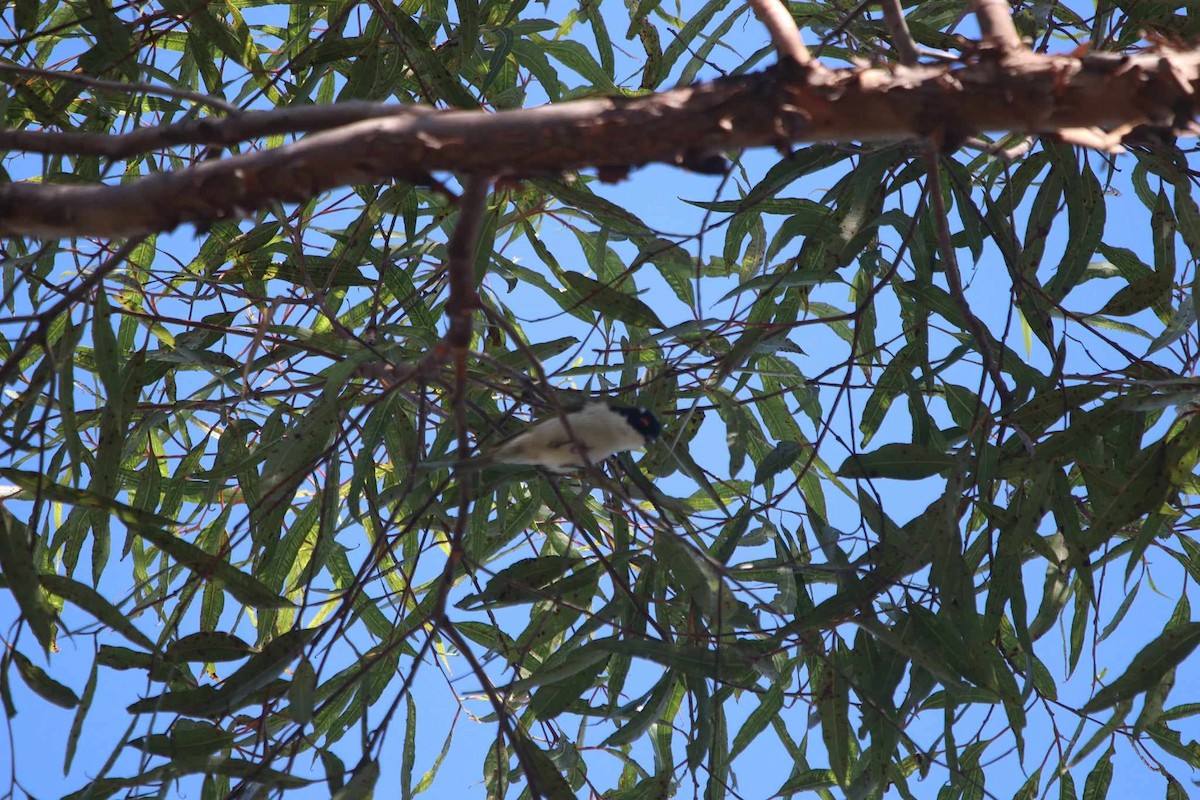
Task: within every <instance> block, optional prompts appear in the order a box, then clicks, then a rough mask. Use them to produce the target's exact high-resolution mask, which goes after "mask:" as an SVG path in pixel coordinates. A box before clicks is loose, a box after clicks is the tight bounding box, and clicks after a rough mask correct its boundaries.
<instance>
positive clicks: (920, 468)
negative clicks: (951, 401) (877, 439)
mask: <svg viewBox="0 0 1200 800" xmlns="http://www.w3.org/2000/svg"><path fill="white" fill-rule="evenodd" d="M952 466H954V456H952V455H950V454H949V453H944V452H942V451H940V450H935V449H933V448H930V447H925V446H923V445H918V444H885V445H883V446H882V447H879V448H877V449H875V450H873V451H872V452H870V453H861V454H858V455H853V456H850V457H849V458H847V459H846V460H845V461H844V462H842V466H840V467H838V470H837V476H838V477H839V478H852V479H859V480H861V479H866V478H895V479H897V480H906V481H912V480H921V479H922V478H929V477H932V476H934V475H937V474H940V473H942V472H944V471H945V470H947V469H949V468H950V467H952Z"/></svg>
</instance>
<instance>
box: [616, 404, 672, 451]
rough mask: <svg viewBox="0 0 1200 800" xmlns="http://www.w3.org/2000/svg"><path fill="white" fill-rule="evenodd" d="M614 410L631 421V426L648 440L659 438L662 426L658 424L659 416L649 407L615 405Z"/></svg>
mask: <svg viewBox="0 0 1200 800" xmlns="http://www.w3.org/2000/svg"><path fill="white" fill-rule="evenodd" d="M612 410H613V411H615V412H617V413H618V414H620V415H621V416H623V417H624V418H625V419H626V420H627V421H628V422H629V427H631V428H633V429H634V430H635V431H637V432H638V433H640V434H641V435H642V436H644V437H645V438H646V441H647V442H652V441H654V440H655V439H657V438H658V434H659V431H661V430H662V427H661V426H660V425H659V424H658V417H656V416H654V414H652V413H650V411H648V410H647V409H644V408H634V407H633V406H613V407H612Z"/></svg>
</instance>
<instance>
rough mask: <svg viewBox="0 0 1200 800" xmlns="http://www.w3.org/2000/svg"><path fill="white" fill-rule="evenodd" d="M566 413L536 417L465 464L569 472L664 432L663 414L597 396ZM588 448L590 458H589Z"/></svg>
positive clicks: (460, 464)
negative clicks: (510, 436) (500, 442)
mask: <svg viewBox="0 0 1200 800" xmlns="http://www.w3.org/2000/svg"><path fill="white" fill-rule="evenodd" d="M567 425H568V426H570V433H569V434H568V433H567V427H564V425H563V420H562V418H561V417H557V416H555V417H550V418H549V419H545V420H542V421H541V422H535V423H533V424H532V425H530V426H529V428H528V429H527V430H525V431H523V432H521V433H519V434H517V435H516V436H514V437H513V438H511V439H509V440H508V441H507V442H504V443H503V444H501V445H500V446H499V447H497V448H496V449H495V450H493V451H491V452H490V453H484V454H483V455H480V456H476V457H474V458H468V459H466V460H464V461H459V462H458V464H457V466H458V467H460V468H463V467H466V468H480V467H486V466H488V465H491V464H524V465H529V466H535V467H543V468H544V469H547V470H549V471H550V472H556V473H559V474H565V473H569V472H572V471H573V470H579V469H583V468H584V467H586V466H587V465H588V464H589V463H590V464H599V463H600V462H601V461H603V460H604V459H606V458H608V457H609V456H611V455H613V454H614V453H620V452H622V451H624V450H640V449H642V448H644V447H646V446H647V445H648V444H650V443H651V442H653V441H654V440H655V439H657V438H658V434H659V430H660V426H659V423H658V418H657V417H656V416H654V414H653V413H651V412H650V411H649V410H647V409H645V408H635V407H633V406H614V405H609V404H608V403H605V402H601V401H595V400H594V401H592V402H590V403H587V404H586V405H584V407H583V408H581V409H579V410H578V411H572V412H570V413H568V414H567ZM584 454H586V456H587V458H586V459H585V458H584Z"/></svg>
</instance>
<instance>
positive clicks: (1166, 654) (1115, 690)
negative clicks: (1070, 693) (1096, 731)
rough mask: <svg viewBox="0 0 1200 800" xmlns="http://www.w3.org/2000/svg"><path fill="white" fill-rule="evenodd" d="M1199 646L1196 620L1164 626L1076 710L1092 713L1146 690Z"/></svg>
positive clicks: (1198, 627)
mask: <svg viewBox="0 0 1200 800" xmlns="http://www.w3.org/2000/svg"><path fill="white" fill-rule="evenodd" d="M1197 645H1200V622H1189V623H1186V624H1183V625H1179V626H1177V627H1174V628H1168V629H1167V630H1165V631H1163V632H1162V633H1161V634H1159V635H1158V636H1157V637H1155V639H1154V640H1153V641H1152V642H1150V644H1148V645H1146V646H1145V647H1143V648H1142V649H1141V650H1140V651H1139V652H1138V654H1137V655H1136V656H1134V657H1133V661H1132V662H1130V664H1129V667H1128V668H1126V670H1125V672H1124V673H1123V674H1122V675H1121V677H1119V678H1117V679H1116V680H1115V681H1113V682H1112V683H1110V684H1109V685H1108V686H1105V687H1104V688H1102V689H1101V690H1100V691H1098V692H1096V694H1095V695H1093V696H1092V699H1091V700H1089V701H1088V702H1087V703H1085V704H1084V705H1083V707H1082V708H1081V709H1080V710H1081V711H1082V712H1084V713H1092V712H1095V711H1102V710H1104V709H1106V708H1111V707H1112V706H1114V705H1116V704H1117V703H1119V702H1121V701H1122V700H1130V699H1133V698H1134V697H1136V696H1137V695H1139V694H1141V693H1142V692H1145V691H1146V690H1147V689H1150V688H1151V687H1153V686H1154V685H1155V684H1157V683H1158V681H1159V680H1160V679H1161V678H1162V677H1163V676H1164V675H1165V674H1166V673H1167V672H1169V671H1170V670H1173V669H1174V668H1175V667H1177V666H1178V665H1179V664H1180V663H1181V662H1182V661H1183V660H1184V659H1185V658H1187V657H1188V656H1189V655H1191V652H1192V651H1193V650H1195V649H1196V646H1197Z"/></svg>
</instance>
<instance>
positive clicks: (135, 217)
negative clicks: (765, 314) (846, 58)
mask: <svg viewBox="0 0 1200 800" xmlns="http://www.w3.org/2000/svg"><path fill="white" fill-rule="evenodd" d="M1198 107H1200V49H1197V50H1192V51H1188V52H1177V51H1170V50H1166V49H1160V51H1158V52H1154V53H1146V54H1141V55H1133V56H1110V55H1104V54H1088V55H1084V56H1083V57H1081V58H1075V57H1067V56H1043V55H1038V54H1033V53H1026V54H1024V55H1023V56H1022V58H1021V59H1020V60H1019V62H1017V63H1015V64H1014V65H1013V67H1012V69H1009V70H1006V71H1004V72H1002V73H998V72H997V69H996V65H995V64H994V63H992V62H988V61H986V60H984V61H977V62H972V63H969V64H965V65H931V66H917V67H907V68H905V69H903V70H898V71H894V72H893V71H891V70H889V69H886V68H875V69H863V68H861V67H852V68H847V69H843V70H836V71H835V70H797V69H796V68H795V65H794V64H792V63H791V62H784V63H783V64H781V65H779V66H777V67H774V68H771V69H768V70H766V71H765V72H762V73H758V74H754V75H747V76H739V77H734V78H727V79H721V80H718V81H715V82H712V83H705V84H699V85H696V86H691V87H685V88H681V89H675V90H671V91H667V92H663V93H661V94H656V95H652V96H648V97H640V98H634V99H626V98H603V99H588V100H579V101H573V102H567V103H560V104H556V105H549V106H541V107H538V108H531V109H524V110H516V111H502V112H498V113H488V112H482V111H458V110H455V111H440V112H431V113H420V114H405V115H404V116H400V117H388V118H383V119H372V120H367V121H363V122H358V123H355V124H351V125H347V126H344V127H340V128H337V129H334V130H330V131H325V132H323V133H318V134H314V135H312V136H309V137H307V138H305V139H303V140H301V141H299V142H296V143H294V144H291V145H286V146H284V147H279V148H275V149H273V150H268V151H265V152H261V153H251V154H246V155H240V156H234V157H232V158H227V159H223V160H219V161H217V160H214V161H208V162H205V163H202V164H198V165H196V166H194V167H190V168H188V169H183V170H179V171H177V172H173V173H164V174H159V175H152V176H149V177H147V178H143V179H142V180H139V181H133V182H130V183H127V184H122V185H111V186H61V185H60V186H52V185H45V184H37V183H16V184H8V185H5V186H0V236H41V237H60V236H72V235H84V236H134V235H138V234H143V233H147V232H154V231H161V230H169V229H171V228H174V227H176V226H177V225H179V224H181V223H185V222H192V223H200V224H204V223H208V222H212V221H214V220H219V219H226V218H230V217H237V216H242V215H245V214H247V213H249V212H250V211H252V210H254V209H258V208H262V207H264V206H266V205H268V204H270V203H273V202H304V201H306V200H308V199H310V198H311V197H313V196H315V195H317V194H319V193H321V192H324V191H328V190H330V189H333V188H336V187H339V186H345V185H350V184H356V183H379V182H381V181H384V180H387V179H390V178H398V179H407V180H411V181H414V182H422V181H423V180H427V177H425V176H427V175H428V173H430V172H435V171H451V170H454V171H459V172H467V173H475V174H491V175H517V176H522V175H537V174H544V173H546V172H556V171H562V170H574V169H580V168H584V167H594V166H602V167H603V166H610V167H611V166H620V165H627V166H640V165H644V164H649V163H653V162H659V163H669V164H678V163H682V162H684V161H685V159H686V154H687V153H688V152H695V151H708V150H713V149H718V150H722V149H733V148H742V147H761V146H778V145H779V144H780V143H788V142H803V141H825V140H831V139H832V140H841V141H848V140H879V139H902V138H923V137H925V136H928V135H929V134H930V133H931V132H932V131H936V130H948V131H954V132H956V133H958V134H960V135H969V134H970V133H972V132H976V131H986V130H1013V131H1020V132H1049V131H1058V130H1061V129H1063V128H1096V127H1099V128H1116V127H1120V126H1124V125H1134V124H1148V125H1152V126H1162V127H1168V128H1172V129H1173V130H1177V131H1184V130H1187V128H1188V126H1190V125H1191V123H1192V119H1193V117H1194V116H1195V115H1196V112H1197V108H1198Z"/></svg>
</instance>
